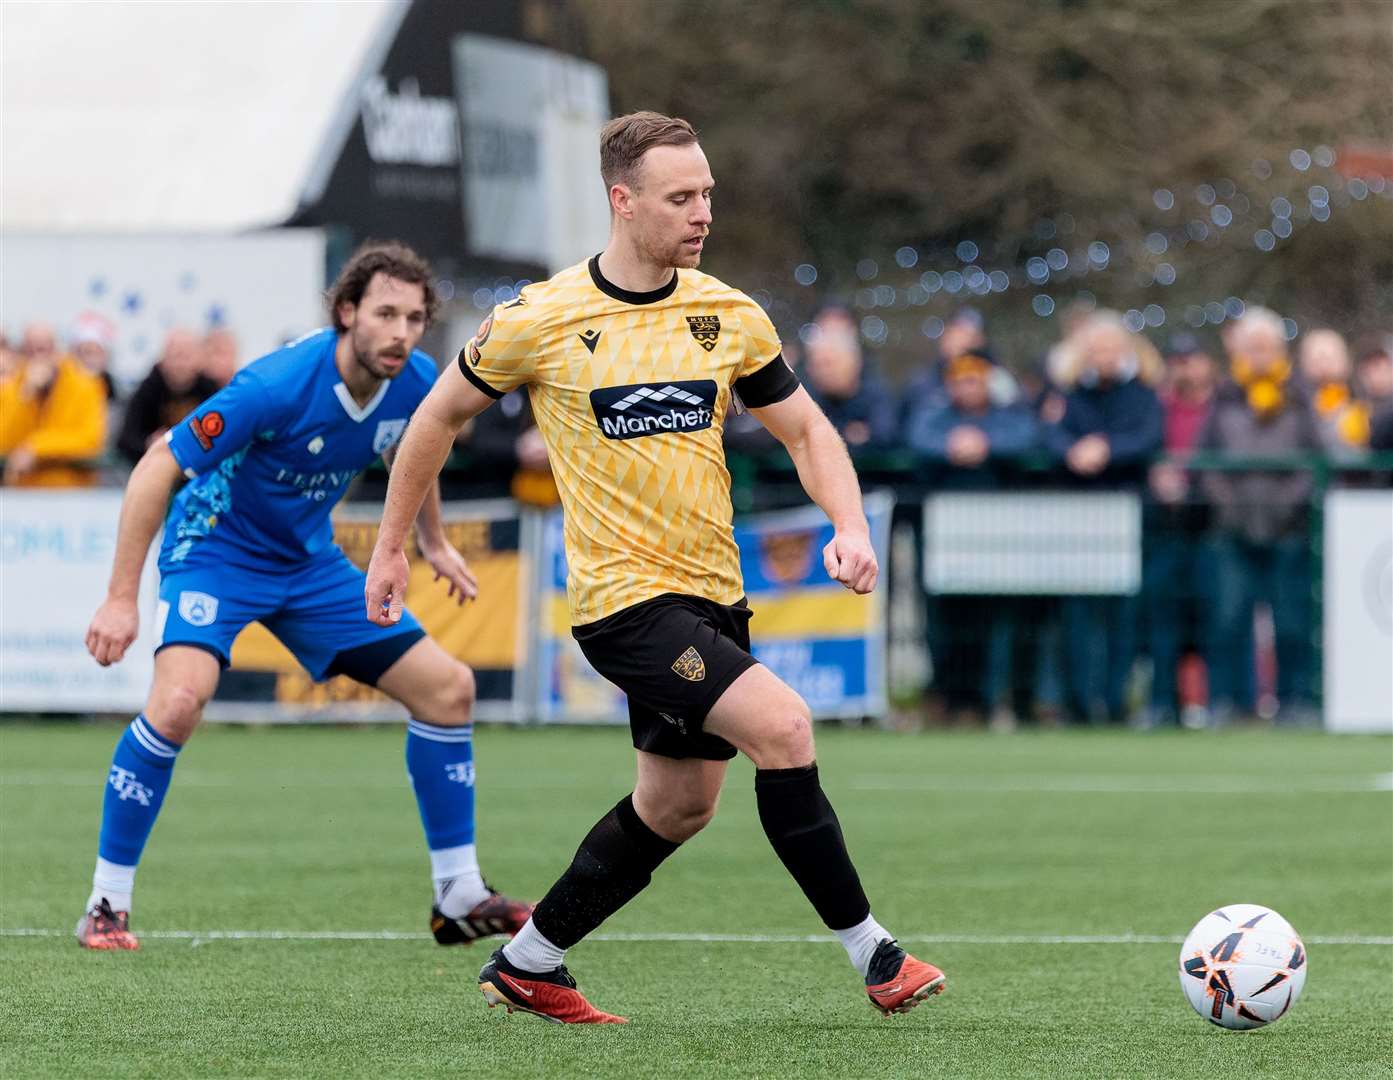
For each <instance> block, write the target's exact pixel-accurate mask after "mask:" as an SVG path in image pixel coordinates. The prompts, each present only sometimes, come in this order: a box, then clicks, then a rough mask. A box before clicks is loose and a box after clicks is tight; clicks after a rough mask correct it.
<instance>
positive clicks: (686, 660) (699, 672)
mask: <svg viewBox="0 0 1393 1080" xmlns="http://www.w3.org/2000/svg"><path fill="white" fill-rule="evenodd" d="M672 670H673V671H675V672H677V674H679V675H681V676H682V678H684V679H686V680H687V681H688V682H701V680H702V679H704V678H706V661H705V660H703V659H702V658H701V653H699V652H697V651H696V646H695V645H688V646H687V651H686V652H684V653H683V654H682V655H681V656H679V657H678V658H677V659H676V660H674V661H673V662H672Z"/></svg>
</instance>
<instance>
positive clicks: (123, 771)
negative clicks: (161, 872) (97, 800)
mask: <svg viewBox="0 0 1393 1080" xmlns="http://www.w3.org/2000/svg"><path fill="white" fill-rule="evenodd" d="M178 756H179V747H178V746H177V745H176V744H175V743H172V742H170V741H169V740H168V739H166V738H165V737H164V736H163V735H160V734H159V733H157V732H156V731H155V729H154V728H153V727H151V726H150V722H149V721H148V720H146V719H145V716H144V715H143V714H142V715H140V716H137V717H136V718H135V719H134V720H132V721H131V724H130V727H128V728H126V730H125V731H124V732H123V733H122V735H121V741H120V742H118V743H117V744H116V753H114V754H113V755H112V757H111V771H110V772H109V773H107V777H106V794H105V796H104V798H103V799H102V834H101V840H100V842H99V844H98V847H97V852H98V854H99V855H100V856H101V858H103V859H105V860H106V861H107V862H110V863H116V864H117V865H119V866H135V865H136V863H138V862H140V853H141V852H142V851H143V850H144V849H145V841H146V840H147V839H148V838H149V836H150V830H151V829H152V828H154V827H155V818H156V817H157V816H158V815H159V812H160V804H161V803H162V802H164V793H165V792H166V791H168V790H169V781H170V778H171V777H172V776H173V774H174V761H175V759H176V758H177V757H178Z"/></svg>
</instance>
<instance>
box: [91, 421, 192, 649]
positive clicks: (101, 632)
mask: <svg viewBox="0 0 1393 1080" xmlns="http://www.w3.org/2000/svg"><path fill="white" fill-rule="evenodd" d="M183 482H184V470H183V468H182V467H181V466H180V465H179V463H178V462H177V461H175V460H174V455H173V454H172V453H170V450H169V444H168V443H166V442H165V440H163V439H160V440H158V441H157V442H155V443H153V444H152V445H151V446H150V449H148V450H146V451H145V454H144V456H142V457H141V459H140V461H138V462H137V463H136V466H135V469H134V471H133V472H132V473H131V476H130V479H129V480H128V481H127V483H126V495H125V497H124V498H123V499H122V500H121V519H120V523H119V524H118V525H117V527H116V558H115V560H114V562H113V564H112V568H111V582H110V584H109V585H108V586H107V591H106V600H105V601H103V602H102V606H101V607H99V608H98V609H97V613H96V615H94V616H93V617H92V624H91V625H90V626H89V627H88V628H87V651H88V652H90V653H91V654H92V657H93V659H95V660H96V661H97V663H99V664H101V665H102V667H106V666H108V665H110V664H114V663H116V662H117V661H118V660H120V659H121V657H123V656H124V655H125V654H126V650H127V649H128V648H130V646H131V642H132V641H134V640H135V636H136V634H137V632H138V631H139V629H140V613H139V609H138V607H137V597H138V595H139V592H140V572H141V570H142V569H143V568H144V566H145V556H146V555H147V554H148V553H149V551H150V544H151V543H152V542H153V541H154V539H155V534H156V533H157V532H159V530H160V526H161V524H163V522H164V515H165V511H166V509H167V508H168V506H169V497H170V495H171V494H172V493H173V492H174V490H175V489H176V488H177V487H179V486H181V485H182V484H183Z"/></svg>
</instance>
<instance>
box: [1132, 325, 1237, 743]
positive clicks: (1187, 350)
mask: <svg viewBox="0 0 1393 1080" xmlns="http://www.w3.org/2000/svg"><path fill="white" fill-rule="evenodd" d="M1217 385H1218V369H1217V367H1216V365H1215V363H1214V359H1213V357H1212V356H1210V354H1209V351H1208V350H1207V349H1205V348H1204V346H1203V345H1201V344H1200V342H1199V340H1198V339H1197V338H1195V336H1194V335H1193V334H1177V335H1176V336H1175V337H1173V338H1171V340H1170V342H1169V344H1168V346H1167V348H1166V370H1165V375H1164V378H1163V383H1162V386H1161V391H1160V397H1161V407H1162V408H1163V409H1164V410H1165V449H1166V454H1167V455H1168V457H1169V458H1170V460H1168V461H1162V462H1157V463H1156V464H1155V465H1153V466H1152V467H1151V471H1150V475H1149V480H1148V488H1149V491H1150V496H1151V498H1150V501H1149V502H1148V503H1147V505H1146V508H1145V514H1146V519H1145V520H1146V528H1145V529H1144V532H1143V535H1144V538H1145V548H1146V551H1145V563H1144V572H1145V575H1146V580H1145V583H1144V585H1143V590H1142V591H1143V595H1144V596H1145V598H1146V612H1147V620H1146V621H1147V629H1148V632H1149V633H1148V643H1149V648H1150V652H1151V666H1152V679H1151V709H1150V711H1149V713H1148V714H1147V722H1146V725H1145V726H1147V727H1156V726H1174V725H1175V724H1176V723H1178V722H1179V720H1180V717H1181V706H1182V705H1183V706H1184V707H1185V709H1186V712H1185V714H1184V715H1185V719H1186V721H1187V722H1188V723H1192V724H1194V723H1196V722H1199V723H1202V722H1203V711H1204V702H1203V692H1202V690H1200V689H1199V688H1200V687H1202V686H1203V681H1202V679H1203V677H1202V675H1200V674H1199V670H1198V669H1199V667H1200V665H1201V664H1202V661H1201V659H1200V656H1199V653H1200V651H1201V649H1202V646H1203V642H1204V632H1203V627H1204V610H1205V607H1206V599H1205V598H1206V596H1207V594H1208V591H1209V589H1210V587H1211V585H1212V578H1213V575H1212V574H1211V573H1210V571H1209V557H1210V546H1209V543H1208V537H1207V527H1208V513H1207V511H1208V507H1206V506H1205V504H1204V500H1203V498H1202V497H1201V495H1200V493H1199V491H1198V490H1197V485H1196V483H1195V481H1194V479H1193V478H1192V477H1191V476H1190V474H1189V472H1188V471H1187V470H1186V469H1185V466H1184V465H1183V464H1181V463H1180V461H1181V460H1183V459H1184V458H1185V457H1186V456H1188V455H1189V454H1190V453H1191V452H1192V451H1193V450H1194V449H1195V444H1196V443H1197V442H1198V441H1199V435H1200V431H1201V429H1202V428H1203V427H1204V423H1205V421H1206V420H1207V419H1208V418H1209V410H1210V409H1211V408H1212V407H1213V404H1214V392H1215V389H1216V387H1217ZM1182 655H1183V656H1184V665H1183V670H1184V674H1183V675H1182ZM1182 694H1183V695H1184V698H1185V700H1184V701H1183V702H1182V700H1181V697H1182Z"/></svg>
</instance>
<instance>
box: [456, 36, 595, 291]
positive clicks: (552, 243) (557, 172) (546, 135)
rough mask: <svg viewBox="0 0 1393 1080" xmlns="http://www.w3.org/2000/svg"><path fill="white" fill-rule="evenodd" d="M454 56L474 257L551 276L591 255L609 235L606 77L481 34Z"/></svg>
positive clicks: (585, 65) (461, 43) (560, 56)
mask: <svg viewBox="0 0 1393 1080" xmlns="http://www.w3.org/2000/svg"><path fill="white" fill-rule="evenodd" d="M452 51H453V58H454V69H455V90H456V93H457V94H458V96H459V114H460V142H461V144H462V146H463V148H464V153H463V156H462V162H461V164H462V166H463V171H464V178H465V182H464V204H465V205H464V220H465V224H466V228H467V234H468V237H469V246H470V248H471V249H472V250H473V251H475V252H476V253H478V254H481V255H493V256H496V257H498V258H501V259H520V260H523V261H525V262H536V263H541V264H542V265H543V266H545V267H547V269H548V271H550V272H552V273H555V272H556V271H557V270H560V269H563V268H564V267H567V266H570V265H572V264H573V263H577V262H579V261H580V260H581V259H585V258H588V257H589V256H591V255H593V254H595V252H597V251H599V250H600V249H601V248H602V247H604V246H605V238H606V237H607V236H608V235H609V205H608V202H607V200H606V198H605V185H604V182H603V181H602V180H601V179H600V144H599V132H600V128H601V127H602V126H603V125H604V123H605V121H606V120H608V119H609V83H608V80H607V79H606V77H605V71H604V68H602V67H600V66H599V65H598V64H592V63H589V62H588V61H585V60H578V59H576V58H575V57H574V56H567V55H565V54H564V53H559V52H554V51H553V50H551V49H544V48H542V47H540V46H537V45H527V44H524V43H522V42H516V41H503V40H500V39H499V38H495V37H486V36H483V35H478V34H462V35H460V36H459V37H457V38H455V39H454V41H453V42H452Z"/></svg>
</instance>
